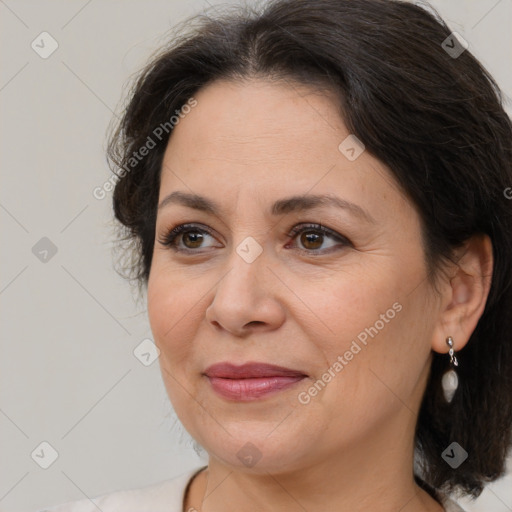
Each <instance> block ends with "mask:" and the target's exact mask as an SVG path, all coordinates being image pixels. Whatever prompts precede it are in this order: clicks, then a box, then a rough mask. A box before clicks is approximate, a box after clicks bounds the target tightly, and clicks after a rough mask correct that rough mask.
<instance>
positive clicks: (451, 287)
mask: <svg viewBox="0 0 512 512" xmlns="http://www.w3.org/2000/svg"><path fill="white" fill-rule="evenodd" d="M455 256H456V257H455V261H457V265H455V264H454V267H453V270H452V274H451V278H450V279H449V281H447V282H446V284H445V286H444V287H443V292H442V295H443V297H442V301H441V309H440V311H439V321H438V323H437V325H436V327H435V329H434V333H433V338H432V350H434V351H435V352H439V353H443V354H444V353H447V352H448V349H449V347H448V345H447V344H446V338H447V337H448V336H451V337H452V338H453V344H454V350H455V351H456V352H457V350H460V349H461V348H463V347H464V346H465V345H466V344H467V342H468V341H469V338H470V336H471V334H472V333H473V331H474V330H475V327H476V325H477V323H478V320H479V319H480V317H481V316H482V313H483V311H484V309H485V304H486V302H487V297H488V295H489V290H490V288H491V282H492V272H493V262H494V260H493V251H492V242H491V239H490V238H489V236H488V235H486V234H483V233H482V234H477V235H474V236H472V237H471V238H470V239H469V240H467V241H466V242H465V243H464V246H463V247H461V248H460V249H458V250H457V251H456V253H455Z"/></svg>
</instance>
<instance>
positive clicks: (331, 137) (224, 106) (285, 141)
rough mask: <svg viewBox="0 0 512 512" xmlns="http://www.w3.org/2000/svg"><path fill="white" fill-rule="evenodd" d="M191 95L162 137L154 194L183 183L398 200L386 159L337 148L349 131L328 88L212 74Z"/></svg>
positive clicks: (204, 190) (198, 187)
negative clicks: (188, 106) (159, 173)
mask: <svg viewBox="0 0 512 512" xmlns="http://www.w3.org/2000/svg"><path fill="white" fill-rule="evenodd" d="M194 98H195V99H196V101H197V105H196V106H195V107H194V108H193V109H191V110H190V112H189V113H188V114H186V115H184V116H183V118H182V119H181V120H180V121H179V123H178V124H177V125H176V126H175V128H174V130H173V132H172V136H171V137H170V139H169V143H168V146H167V149H166V152H165V155H164V161H163V166H162V180H161V190H160V199H162V197H164V196H165V195H167V194H168V193H169V192H171V191H172V190H173V189H178V188H179V189H180V190H183V189H185V190H186V189H187V188H188V189H191V190H193V191H194V192H199V193H201V194H202V195H208V192H209V191H210V192H213V191H215V195H217V196H218V193H219V191H223V192H225V193H226V194H227V193H228V192H229V190H233V189H236V190H237V193H239V192H240V191H241V190H242V191H243V190H244V189H245V190H247V191H249V190H253V191H255V190H258V191H261V193H262V194H264V195H269V199H271V197H270V196H272V197H273V196H275V197H281V196H283V195H291V194H304V193H306V192H307V191H312V192H314V193H324V194H325V193H332V192H336V193H338V195H342V196H343V197H344V198H346V199H347V200H351V201H355V200H356V198H358V199H359V200H363V201H364V200H369V199H370V198H371V196H372V194H374V193H375V192H376V191H377V189H380V192H381V195H382V194H384V196H385V197H387V199H388V200H389V201H393V200H398V201H399V200H400V196H401V193H400V191H399V190H398V187H397V186H396V183H394V180H393V178H392V175H391V174H390V172H389V170H388V169H387V168H386V166H384V165H383V164H382V163H381V162H379V161H378V160H376V159H375V158H374V157H372V156H371V155H369V154H368V153H367V152H366V151H363V153H362V154H361V155H360V156H359V157H358V158H357V159H356V160H353V161H350V160H349V159H347V157H346V156H345V154H344V153H342V152H341V151H340V149H339V146H340V143H342V142H343V141H345V140H346V139H347V137H349V135H350V133H349V131H348V130H347V128H346V126H345V124H344V122H343V119H342V117H341V114H340V109H339V105H338V102H337V100H336V99H335V98H334V97H333V95H332V94H329V93H328V92H327V91H325V92H322V91H319V90H318V89H315V88H309V87H308V86H305V85H302V84H297V83H295V82H283V81H280V82H269V81H265V80H262V79H255V80H251V81H244V82H233V81H224V80H222V81H221V80H219V81H216V82H214V83H212V84H210V85H208V86H206V87H205V88H203V89H201V90H200V91H199V92H198V93H197V94H195V95H194ZM285 191H286V193H285ZM393 194H394V195H396V196H398V197H393ZM221 200H222V198H221ZM388 208H389V205H388ZM368 209H370V208H368ZM378 210H379V207H378V205H375V206H374V213H375V214H376V215H379V211H378Z"/></svg>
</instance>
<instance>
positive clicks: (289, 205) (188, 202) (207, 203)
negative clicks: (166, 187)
mask: <svg viewBox="0 0 512 512" xmlns="http://www.w3.org/2000/svg"><path fill="white" fill-rule="evenodd" d="M170 204H180V205H182V206H186V207H187V208H193V209H195V210H201V211H203V212H206V213H210V214H212V215H216V216H218V215H220V213H221V207H220V206H219V205H218V204H217V203H216V202H215V201H212V200H211V199H208V198H206V197H204V196H200V195H198V194H189V193H187V192H181V191H178V190H177V191H175V192H172V193H171V194H169V195H168V196H166V197H165V198H164V199H162V201H161V202H160V204H159V205H158V209H159V210H161V209H162V208H164V207H165V206H168V205H170ZM325 206H334V207H336V208H341V209H343V210H347V211H348V212H350V213H352V214H353V215H354V216H356V217H358V218H360V219H361V220H364V221H366V222H368V223H371V224H376V223H377V222H376V221H375V219H374V218H373V217H372V216H371V215H370V214H369V213H368V212H367V211H366V210H364V209H363V208H361V207H360V206H359V205H357V204H355V203H351V202H350V201H347V200H346V199H342V198H340V197H337V196H334V195H328V194H321V195H310V194H306V195H296V196H291V197H286V198H284V199H279V200H277V201H275V202H274V203H273V204H272V206H271V208H270V210H269V212H270V214H271V215H272V216H274V217H277V216H279V215H285V214H287V213H291V212H297V211H306V210H312V209H313V208H318V207H325Z"/></svg>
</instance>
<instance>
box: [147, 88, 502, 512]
mask: <svg viewBox="0 0 512 512" xmlns="http://www.w3.org/2000/svg"><path fill="white" fill-rule="evenodd" d="M195 98H196V99H197V102H198V104H197V106H196V107H195V108H193V109H192V110H191V112H190V113H189V114H187V115H186V116H185V117H184V118H183V119H181V120H180V122H179V124H178V125H177V126H176V127H175V129H174V132H173V134H172V137H171V138H170V141H169V144H168V147H167V149H166V152H165V155H164V161H163V166H162V179H161V188H160V199H159V202H160V201H161V200H162V199H163V198H165V197H166V196H167V195H168V194H170V193H171V192H174V191H177V190H180V191H183V192H189V193H192V192H193V193H196V194H200V195H203V196H206V197H207V198H209V199H211V200H214V201H217V202H219V203H220V205H221V207H222V208H223V211H222V212H221V213H220V214H219V215H212V214H209V213H206V212H203V211H199V210H195V209H192V208H189V207H186V206H183V205H180V204H175V203H172V204H168V205H167V206H165V207H163V208H160V209H159V211H158V215H157V219H156V241H155V247H154V256H153V261H152V266H151V272H150V276H149V281H148V295H147V300H148V314H149V320H150V324H151V329H152V332H153V335H154V339H155V343H156V344H157V346H158V347H159V349H160V351H161V353H160V358H159V361H160V366H161V370H162V376H163V379H164V383H165V386H166V389H167V393H168V395H169V398H170V400H171V402H172V404H173V407H174V409H175V411H176V413H177V415H178V417H179V418H180V420H181V422H182V423H183V425H184V427H185V428H186V429H187V431H188V432H189V433H190V434H191V435H192V436H193V437H194V438H195V439H196V440H197V441H198V442H199V443H200V444H201V445H202V446H203V447H204V448H205V449H206V450H207V452H208V453H209V465H208V468H207V470H205V471H203V472H202V473H200V474H199V475H198V476H197V477H196V478H195V479H194V480H193V481H192V484H191V487H190V492H189V493H188V496H187V500H186V502H185V506H186V507H185V510H188V509H189V508H190V507H194V508H195V509H196V510H202V511H205V512H220V511H223V512H228V511H235V510H237V511H238V510H244V511H246V512H253V511H254V512H256V511H261V510H272V511H276V512H278V511H286V512H295V511H301V512H303V511H304V510H307V511H308V512H315V511H322V512H327V511H329V512H331V511H332V512H334V511H336V512H357V511H363V510H365V511H366V510H379V511H380V512H387V511H390V512H391V511H393V512H396V511H398V510H400V511H401V512H412V511H415V512H419V511H441V510H442V507H441V506H440V505H439V503H437V502H436V501H435V500H434V499H432V498H431V497H430V496H429V495H428V494H427V493H425V492H424V491H423V490H421V489H420V488H419V487H417V486H416V485H415V482H414V480H413V442H414V428H415V425H416V418H417V411H418V409H419V406H420V402H421V398H422V396H423V393H424V390H425V386H426V381H427V377H428V370H429V366H430V362H431V357H432V350H435V351H437V352H442V353H447V351H448V347H447V345H446V342H445V340H446V337H447V336H452V337H453V339H454V342H455V350H456V351H457V350H460V349H461V348H462V347H463V346H464V345H465V344H466V343H467V341H468V339H469V336H470V334H471V332H472V331H473V330H474V328H475V326H476V324H477V322H478V319H479V317H480V316H481V314H482V312H483V309H484V306H485V301H486V298H487V294H488V292H489V286H490V274H491V273H492V248H491V243H490V240H489V239H488V237H486V236H482V237H475V238H474V239H472V240H471V241H470V242H468V244H467V246H466V247H464V248H463V250H461V251H460V252H459V254H458V257H459V258H460V259H459V267H456V266H454V265H453V266H451V267H448V269H447V272H446V276H443V277H442V278H441V279H440V282H439V284H438V292H439V293H436V292H435V291H434V290H433V288H432V286H431V284H430V283H429V282H428V281H427V278H426V267H425V262H424V256H423V248H422V245H421V230H420V222H419V216H418V213H417V211H416V209H415V208H414V206H413V205H412V203H411V202H410V201H409V200H408V199H407V198H406V197H405V196H404V195H403V194H402V193H401V191H400V190H399V188H398V186H397V185H396V182H395V181H394V179H393V177H392V174H391V172H390V171H389V169H387V167H386V166H385V165H384V164H382V163H381V162H379V161H378V160H376V159H375V158H374V157H373V156H371V155H370V154H369V152H368V151H364V152H363V153H362V154H361V155H360V156H359V157H358V158H357V159H356V160H355V161H349V160H348V159H347V158H346V157H345V156H344V155H343V154H342V153H341V152H340V151H339V150H338V145H339V144H340V143H341V142H342V141H343V140H344V139H345V138H346V137H347V136H348V135H349V131H348V130H347V128H346V127H345V125H344V123H343V120H342V118H341V116H340V115H339V114H338V111H339V109H338V106H337V103H336V101H335V99H334V98H333V97H331V96H330V95H329V94H328V93H325V92H324V93H320V92H318V91H315V90H313V89H311V88H308V87H306V86H303V85H298V84H296V83H292V82H288V81H282V82H269V81H267V80H265V79H264V78H253V79H251V80H249V81H244V82H236V83H234V82H230V81H225V80H221V81H216V82H214V83H212V84H210V85H208V86H207V87H206V88H203V89H201V90H200V91H199V92H198V93H197V94H196V95H195ZM305 193H308V194H324V193H325V194H332V195H336V196H338V197H340V198H343V199H346V200H348V201H350V202H352V203H355V204H357V205H359V206H360V207H361V208H364V209H365V210H366V211H367V212H368V213H369V214H370V215H371V216H372V217H373V219H374V220H375V223H368V222H364V221H363V220H361V219H359V218H358V217H356V216H353V215H352V214H351V213H349V212H348V211H346V210H341V209H337V208H335V207H332V206H327V207H321V208H317V209H315V210H310V211H304V212H293V213H287V214H285V215H282V216H280V217H272V216H269V215H268V214H267V213H266V212H267V209H268V208H270V205H271V204H272V203H273V202H274V201H276V200H277V199H281V198H283V197H288V196H291V195H295V194H305ZM183 223H195V224H200V227H202V226H207V227H209V228H211V230H212V232H213V235H209V234H204V235H203V239H202V240H201V239H200V240H199V242H197V238H196V239H194V238H192V239H191V238H187V236H186V235H185V236H183V237H181V236H178V238H177V240H176V243H177V244H178V246H179V247H181V248H183V249H187V248H188V249H189V251H190V253H189V254H185V253H180V252H175V251H173V250H172V249H171V248H169V247H165V246H164V245H163V244H162V243H160V240H161V239H162V238H163V237H165V235H166V232H167V231H168V230H170V229H172V228H173V227H175V226H176V225H179V224H183ZM301 223H319V224H322V225H325V226H327V227H328V228H330V229H332V230H334V231H335V232H337V233H339V234H340V235H341V236H344V237H346V238H348V240H349V241H350V244H343V243H342V242H340V241H338V240H336V239H333V238H331V237H330V236H322V235H321V233H318V232H317V231H315V230H313V231H312V230H311V229H309V228H306V229H305V231H306V234H310V235H311V233H313V234H314V233H317V234H318V236H319V239H317V240H316V241H315V239H313V242H312V241H311V239H310V238H307V237H306V236H305V234H304V232H303V233H302V234H301V233H300V232H299V234H298V235H296V236H294V237H290V236H288V235H289V233H290V230H291V229H292V228H293V227H294V226H297V225H299V224H301ZM194 233H196V237H197V230H196V231H195V232H194ZM249 236H250V237H253V238H254V239H255V240H256V241H257V242H258V244H259V245H260V246H261V249H262V250H263V252H262V253H261V254H260V255H259V256H258V258H256V260H255V261H253V262H252V263H248V262H247V261H245V260H244V259H243V258H242V257H241V256H240V255H239V254H238V253H237V251H236V249H237V246H239V244H241V242H242V241H243V240H244V239H245V238H246V237H249ZM301 249H302V252H301ZM193 251H196V252H195V253H194V252H193ZM394 303H399V304H400V305H401V306H402V309H401V311H400V312H397V313H396V315H395V316H394V318H393V319H391V320H389V321H388V322H385V325H384V327H383V328H382V329H380V330H379V331H378V334H377V335H374V337H373V338H371V337H368V342H367V345H366V346H364V345H362V344H359V345H361V350H360V351H359V352H358V353H357V354H356V355H354V357H353V359H352V360H350V361H348V362H347V364H346V366H344V367H343V369H342V371H340V372H339V373H337V374H336V377H335V378H333V379H332V380H331V382H329V383H328V384H327V385H326V386H325V388H324V389H322V391H321V392H318V394H317V395H316V396H314V397H312V398H311V401H310V402H309V403H308V404H306V405H305V404H302V403H300V402H299V400H298V394H299V393H300V392H301V391H307V390H308V389H309V388H310V387H311V386H312V384H313V383H314V382H315V381H317V380H318V379H321V376H322V374H324V373H325V372H326V370H327V369H328V368H329V367H332V365H333V363H334V362H335V361H336V360H337V358H338V356H339V355H342V356H343V354H344V353H345V352H346V351H347V350H349V349H350V346H351V343H352V341H353V340H355V339H357V335H358V334H359V333H361V332H362V331H364V330H365V328H368V327H370V326H374V325H375V323H376V321H377V320H379V319H380V318H381V316H380V315H381V314H383V313H385V312H386V311H387V310H389V309H390V308H392V305H393V304H394ZM221 361H230V362H232V363H234V364H241V363H243V362H246V361H260V362H269V363H272V364H277V365H281V366H285V367H289V368H293V369H299V370H301V371H303V372H304V373H306V374H307V375H308V378H307V379H304V380H303V381H301V382H300V383H298V384H297V385H295V386H294V387H292V388H289V389H287V390H285V391H282V392H279V393H277V394H274V395H272V396H267V397H265V398H264V399H261V400H258V401H254V402H232V401H228V400H225V399H224V398H222V397H220V396H219V395H217V394H216V393H215V392H214V391H213V390H212V388H211V385H210V384H209V381H208V379H207V378H206V377H205V376H204V375H202V372H204V370H205V369H206V368H207V367H208V366H209V365H211V364H213V363H217V362H221ZM247 442H251V443H252V444H253V445H254V446H255V447H256V449H257V451H258V452H259V453H260V454H261V459H260V460H259V461H258V462H257V463H256V464H255V465H254V466H253V467H247V466H246V465H244V464H243V463H242V461H241V460H240V459H239V458H238V457H237V452H238V451H239V450H240V449H241V448H242V447H243V446H244V445H245V444H246V443H247Z"/></svg>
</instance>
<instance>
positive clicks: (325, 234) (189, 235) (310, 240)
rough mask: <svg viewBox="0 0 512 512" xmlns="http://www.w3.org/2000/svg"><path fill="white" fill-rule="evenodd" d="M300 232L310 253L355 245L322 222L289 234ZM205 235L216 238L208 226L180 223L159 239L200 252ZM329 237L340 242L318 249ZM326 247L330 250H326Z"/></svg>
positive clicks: (176, 247) (181, 249)
mask: <svg viewBox="0 0 512 512" xmlns="http://www.w3.org/2000/svg"><path fill="white" fill-rule="evenodd" d="M299 234H300V235H301V236H300V238H298V240H299V241H300V244H301V245H302V246H303V247H304V248H303V249H302V248H300V247H299V248H298V249H299V251H301V252H306V253H308V254H311V253H325V252H331V251H330V250H329V249H333V247H334V248H336V245H338V246H339V245H341V246H350V247H353V245H352V243H351V242H350V240H348V239H347V238H346V237H344V236H342V235H340V234H339V233H337V232H336V231H333V230H331V229H329V228H326V227H325V226H322V225H321V224H299V225H298V226H295V227H294V228H293V229H292V231H291V232H290V233H289V234H288V236H289V237H291V238H297V237H298V235H299ZM205 237H210V238H214V237H213V235H212V234H211V231H210V230H209V229H208V228H206V227H199V226H197V225H194V224H180V225H179V226H176V227H175V228H173V229H171V230H169V231H168V232H167V233H166V234H165V235H164V236H163V237H162V238H160V239H159V240H158V241H159V242H160V243H161V244H162V245H164V246H165V247H169V248H171V249H173V250H174V251H177V252H199V251H197V250H196V249H200V248H203V247H204V246H203V245H202V243H203V242H204V240H205ZM329 238H330V239H331V240H333V241H335V242H338V243H337V244H336V243H332V244H331V245H330V246H328V247H327V248H325V247H324V249H323V250H322V251H319V250H318V249H320V248H321V247H322V245H324V243H325V240H326V239H329ZM180 242H181V244H180ZM326 249H327V250H328V251H326Z"/></svg>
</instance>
